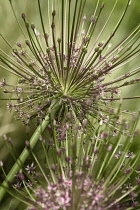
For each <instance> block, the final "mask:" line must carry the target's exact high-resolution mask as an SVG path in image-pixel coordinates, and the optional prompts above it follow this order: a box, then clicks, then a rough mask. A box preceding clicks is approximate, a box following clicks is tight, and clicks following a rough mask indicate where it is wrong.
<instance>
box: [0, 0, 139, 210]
mask: <svg viewBox="0 0 140 210" xmlns="http://www.w3.org/2000/svg"><path fill="white" fill-rule="evenodd" d="M12 2H13V6H14V8H15V12H16V15H17V17H18V20H19V22H20V23H21V25H22V26H23V28H24V24H23V21H22V19H21V13H23V12H25V13H26V15H27V17H28V21H29V23H35V25H37V26H38V29H39V27H40V19H39V13H38V7H37V0H24V1H21V0H13V1H12ZM56 2H57V3H59V2H61V0H56ZM104 2H105V8H104V10H103V14H102V18H101V19H100V24H98V27H97V31H96V33H98V31H100V30H101V27H102V24H103V23H102V22H104V20H105V18H107V16H108V12H109V11H110V10H111V8H112V6H113V5H114V2H115V0H105V1H104ZM126 2H127V0H119V2H118V4H117V7H116V9H115V11H114V14H113V16H112V19H111V21H110V23H109V26H108V30H107V31H109V30H110V31H111V29H112V28H113V26H114V23H115V22H116V21H117V20H118V19H119V16H120V14H121V12H122V10H123V8H124V5H125V4H126ZM95 3H96V1H95V0H87V5H86V9H85V13H86V14H87V17H88V18H90V16H91V15H92V14H93V12H94V8H95ZM46 4H47V0H41V6H42V8H43V13H44V14H45V13H46V9H47V6H46ZM139 22H140V1H139V0H132V4H131V6H130V8H129V10H128V12H127V14H126V17H125V19H124V20H123V23H122V25H121V27H120V28H119V30H118V32H117V35H116V37H117V39H116V40H113V41H112V42H114V43H115V42H117V41H119V40H121V39H122V38H123V37H125V35H127V34H128V33H129V32H130V31H131V30H132V29H133V28H134V27H135V26H136V25H137V24H138V23H139ZM45 24H46V25H48V20H47V18H46V21H45ZM0 33H1V34H2V35H3V36H4V37H5V38H6V39H7V40H8V41H9V42H10V44H11V45H12V46H15V44H16V42H18V41H19V42H23V41H24V40H23V35H22V34H21V31H20V29H19V27H18V25H17V23H16V21H15V18H14V15H13V13H12V10H11V7H10V4H9V0H0ZM104 35H105V37H107V35H108V32H106V33H105V34H104ZM112 44H113V43H112ZM0 47H1V48H2V49H3V50H4V51H6V52H7V53H8V54H10V53H11V49H10V48H9V47H8V46H7V45H6V43H5V42H4V41H3V40H2V39H1V38H0ZM139 60H140V59H139ZM139 60H138V61H137V62H135V61H134V62H132V63H131V64H129V65H127V66H126V67H125V68H124V69H123V70H121V71H126V72H127V71H129V70H131V69H134V68H135V67H137V66H138V65H140V61H139ZM126 68H127V69H126ZM139 76H140V75H139ZM3 77H5V78H6V81H7V83H8V82H9V83H12V84H15V83H16V78H15V77H14V76H13V75H12V74H9V73H8V72H6V71H4V70H3V69H2V68H0V78H3ZM133 95H135V96H137V95H140V85H139V84H137V85H133V86H131V87H129V88H128V87H127V88H124V89H123V93H122V96H125V97H129V96H133ZM5 97H6V95H5V94H3V91H2V89H0V98H5ZM6 104H7V101H0V160H2V161H3V162H4V167H5V171H6V172H8V171H9V169H10V168H11V166H12V165H13V163H14V160H13V159H12V158H11V155H10V154H9V150H8V149H7V147H6V145H5V143H4V140H3V135H4V134H7V136H9V137H11V139H12V140H13V142H14V146H15V147H16V148H17V150H18V152H19V153H20V151H22V149H23V147H24V142H25V140H29V139H30V136H31V134H32V133H33V131H34V125H33V126H32V128H30V132H27V130H26V129H25V127H24V126H23V125H22V123H21V122H20V121H16V120H15V118H14V112H11V113H10V112H9V111H8V110H7V105H6ZM123 108H124V109H129V110H131V111H132V112H133V111H138V110H139V108H140V99H136V100H134V101H132V100H129V101H124V103H123ZM137 138H138V139H139V137H137ZM3 178H4V177H3V175H2V173H0V179H1V180H2V179H3ZM7 201H8V202H7ZM13 202H15V201H13V200H11V199H10V198H8V200H7V199H6V200H5V201H4V203H3V205H1V208H0V209H6V210H8V209H10V210H12V209H18V207H16V208H15V207H13ZM14 205H15V203H14ZM19 209H20V208H19Z"/></svg>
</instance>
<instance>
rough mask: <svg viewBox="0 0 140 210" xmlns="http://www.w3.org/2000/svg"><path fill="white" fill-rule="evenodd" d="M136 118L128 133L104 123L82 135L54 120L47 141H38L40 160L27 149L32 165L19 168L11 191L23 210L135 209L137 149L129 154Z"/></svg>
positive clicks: (138, 173) (139, 179) (139, 182)
mask: <svg viewBox="0 0 140 210" xmlns="http://www.w3.org/2000/svg"><path fill="white" fill-rule="evenodd" d="M138 119H139V115H138V116H137V117H136V119H135V121H133V123H132V124H131V131H130V132H129V131H128V130H127V131H126V129H125V123H124V122H123V123H122V125H121V127H120V130H121V131H122V132H123V133H120V131H118V130H114V128H113V127H112V128H111V129H110V128H108V125H107V124H106V125H100V126H99V127H97V128H96V129H93V128H91V127H89V126H85V128H84V130H83V127H81V128H79V125H78V124H77V125H75V128H74V127H73V126H74V125H72V123H70V124H69V127H68V126H67V125H65V127H64V125H61V124H56V123H55V121H54V122H53V123H52V124H51V128H52V131H53V133H52V136H51V140H50V141H49V139H48V138H44V137H43V136H42V137H40V142H38V145H40V144H41V145H42V149H41V148H40V151H41V152H40V154H41V158H39V157H38V156H37V155H36V154H35V152H34V151H33V150H31V149H30V148H29V147H28V150H29V151H30V153H31V155H32V157H33V161H34V163H31V164H28V165H27V166H25V167H23V168H22V171H20V172H19V173H18V174H17V175H16V176H15V179H14V182H13V183H11V185H10V186H11V189H10V190H12V189H13V190H14V191H12V192H13V194H14V192H16V191H17V194H16V195H17V196H16V199H19V200H21V201H22V202H23V203H25V206H26V208H27V209H28V210H38V209H42V210H47V209H51V210H56V209H59V210H61V209H63V210H71V209H73V210H75V209H77V210H86V209H91V210H107V209H108V210H124V209H125V210H128V209H139V206H140V202H139V192H140V171H139V167H138V166H139V160H140V147H139V148H137V151H135V153H133V152H132V150H131V146H132V144H133V142H134V140H135V134H136V133H135V127H136V125H137V122H138ZM77 128H78V129H77ZM60 130H61V131H63V133H64V137H63V139H60V136H59V135H60ZM43 151H44V152H43ZM39 156H40V155H39ZM44 159H45V161H44Z"/></svg>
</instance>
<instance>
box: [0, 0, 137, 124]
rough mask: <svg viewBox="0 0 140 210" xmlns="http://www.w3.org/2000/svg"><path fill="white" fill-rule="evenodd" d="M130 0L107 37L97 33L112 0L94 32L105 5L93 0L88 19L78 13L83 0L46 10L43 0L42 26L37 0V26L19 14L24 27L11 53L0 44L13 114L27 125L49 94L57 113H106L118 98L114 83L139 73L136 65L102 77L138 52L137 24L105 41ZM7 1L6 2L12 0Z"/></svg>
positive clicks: (45, 106)
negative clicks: (14, 81) (9, 77)
mask: <svg viewBox="0 0 140 210" xmlns="http://www.w3.org/2000/svg"><path fill="white" fill-rule="evenodd" d="M130 2H131V1H130V0H129V1H128V2H127V4H126V8H125V9H124V11H122V16H121V18H120V19H119V20H118V22H117V24H116V25H115V27H114V29H113V30H111V31H110V35H109V37H107V38H106V40H103V41H102V35H104V33H105V29H106V27H107V25H108V24H109V21H110V19H111V15H112V13H113V11H114V9H115V6H116V4H117V1H116V2H115V5H114V7H113V8H112V11H111V12H110V13H109V16H108V18H107V20H106V21H105V22H104V26H103V28H102V29H101V31H100V32H99V33H98V35H96V36H95V35H94V32H95V33H96V28H97V29H98V21H99V20H100V19H101V14H102V12H103V10H104V8H105V7H104V4H99V1H97V6H96V8H95V12H94V14H93V15H92V16H91V18H89V19H88V18H87V17H86V15H84V6H85V1H81V2H79V3H78V2H77V1H70V0H67V1H64V0H62V1H61V3H60V8H59V7H58V8H55V9H53V10H52V11H51V9H50V5H49V4H51V6H52V8H54V6H55V5H53V2H52V3H50V2H49V1H48V23H49V26H48V27H45V26H46V24H44V19H43V14H42V11H41V4H40V1H38V7H39V14H40V20H41V26H42V31H40V32H38V31H37V29H36V27H35V25H34V24H29V23H28V21H27V18H26V15H25V14H24V13H23V14H22V19H23V21H24V23H25V28H26V30H27V35H26V34H25V33H24V32H23V29H22V32H23V35H24V36H25V38H26V40H25V43H20V42H17V48H13V47H11V48H12V56H13V57H11V56H8V55H6V53H5V52H4V51H3V50H1V54H0V61H1V62H2V63H3V64H4V65H3V68H4V69H6V70H8V71H10V72H12V73H13V74H15V75H16V76H17V77H18V79H19V80H18V84H17V85H10V84H7V82H6V81H5V79H2V81H1V83H0V85H1V86H2V87H3V88H4V92H6V93H13V94H14V95H15V97H14V98H11V101H10V102H9V103H8V108H9V110H10V111H11V110H12V109H14V110H15V111H16V112H17V117H16V118H17V119H22V121H23V122H24V124H25V125H27V124H28V123H29V122H30V120H31V119H33V118H36V119H37V123H38V124H39V123H40V121H41V119H44V118H45V116H46V114H47V113H48V112H49V108H50V105H51V103H52V101H53V100H58V101H59V102H60V106H59V110H58V112H59V115H60V116H61V117H62V118H63V117H64V115H66V114H67V113H68V112H71V113H72V115H73V116H74V115H75V116H76V117H77V118H80V119H84V118H86V116H87V115H90V116H92V117H94V118H95V117H96V116H97V114H98V113H100V111H101V112H102V114H103V115H104V118H106V116H107V115H108V112H109V111H110V109H111V108H110V103H109V102H112V101H114V100H120V98H121V96H120V94H119V93H120V90H119V89H120V88H121V87H124V86H128V85H131V84H135V83H137V82H139V81H140V78H139V77H137V78H136V79H130V78H131V77H132V76H134V75H136V74H137V73H139V71H140V67H137V68H136V69H133V70H131V71H129V72H125V73H124V74H121V75H120V76H118V77H116V78H114V79H112V80H111V81H108V80H107V78H108V77H110V75H111V74H112V73H113V72H114V71H117V72H118V71H119V69H121V68H122V67H123V66H125V65H126V64H127V63H129V62H130V61H132V60H134V59H137V58H138V56H139V50H140V49H139V32H140V26H139V25H138V26H137V27H136V28H135V29H134V30H133V31H132V32H131V33H130V34H129V35H128V36H127V37H124V39H123V40H121V41H120V42H118V43H117V44H116V45H112V47H111V42H113V38H114V36H115V35H116V32H117V30H118V28H119V26H120V24H121V23H122V21H123V18H124V16H125V13H126V11H127V9H128V7H129V5H130ZM10 3H11V6H12V1H10ZM67 23H68V24H67ZM47 25H48V24H47ZM86 25H88V27H86ZM20 27H21V26H20ZM93 37H94V39H93ZM25 44H26V46H25ZM25 47H26V48H27V49H26V48H25ZM126 79H127V80H126ZM130 98H131V97H130ZM132 98H135V97H134V96H133V97H132ZM12 100H13V102H12ZM16 100H17V103H16V102H15V101H16ZM108 103H109V104H108Z"/></svg>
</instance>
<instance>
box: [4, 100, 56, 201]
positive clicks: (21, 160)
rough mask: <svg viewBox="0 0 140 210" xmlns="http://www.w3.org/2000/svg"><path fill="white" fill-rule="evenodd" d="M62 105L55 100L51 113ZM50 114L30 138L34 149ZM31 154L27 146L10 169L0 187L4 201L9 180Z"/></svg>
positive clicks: (50, 109) (31, 147) (31, 146)
mask: <svg viewBox="0 0 140 210" xmlns="http://www.w3.org/2000/svg"><path fill="white" fill-rule="evenodd" d="M59 105H60V101H55V100H54V101H53V102H52V104H51V106H50V108H49V111H48V112H49V113H50V112H51V114H55V113H56V111H57V110H58V108H59ZM49 121H50V120H49V114H47V116H46V117H45V119H44V120H43V122H42V124H40V125H39V126H38V127H37V129H36V130H35V132H34V134H33V135H32V137H31V139H30V149H31V150H32V149H33V148H34V147H35V145H36V143H37V142H38V139H39V136H40V135H41V134H42V133H43V132H44V130H45V128H46V127H47V125H48V123H49ZM29 154H30V151H29V150H28V149H27V148H26V147H25V148H24V150H23V151H22V153H21V154H20V156H19V158H18V159H17V161H16V162H15V164H14V165H13V167H12V168H11V170H10V171H9V173H8V174H7V176H6V179H5V180H4V181H3V183H2V185H1V187H0V201H2V199H3V197H4V196H5V194H6V189H8V188H9V184H8V183H9V182H11V181H12V180H13V178H14V175H15V174H16V173H17V172H18V171H19V170H20V169H21V167H22V165H23V164H24V162H25V161H26V159H27V158H28V156H29Z"/></svg>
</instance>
